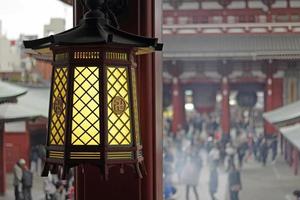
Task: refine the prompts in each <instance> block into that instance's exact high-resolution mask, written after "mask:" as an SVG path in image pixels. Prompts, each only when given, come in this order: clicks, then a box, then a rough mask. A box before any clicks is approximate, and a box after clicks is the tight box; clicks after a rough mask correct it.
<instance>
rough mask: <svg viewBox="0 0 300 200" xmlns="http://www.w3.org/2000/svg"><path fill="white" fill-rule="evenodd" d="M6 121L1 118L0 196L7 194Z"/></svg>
mask: <svg viewBox="0 0 300 200" xmlns="http://www.w3.org/2000/svg"><path fill="white" fill-rule="evenodd" d="M4 149H5V148H4V122H2V121H1V120H0V196H3V195H4V194H5V189H6V180H5V153H4Z"/></svg>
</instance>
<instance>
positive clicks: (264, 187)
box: [0, 157, 300, 200]
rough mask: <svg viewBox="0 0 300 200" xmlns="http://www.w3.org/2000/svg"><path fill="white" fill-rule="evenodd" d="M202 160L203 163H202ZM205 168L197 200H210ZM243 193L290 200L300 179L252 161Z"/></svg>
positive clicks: (221, 192)
mask: <svg viewBox="0 0 300 200" xmlns="http://www.w3.org/2000/svg"><path fill="white" fill-rule="evenodd" d="M204 160H205V159H204ZM208 170H209V169H208V166H207V164H206V163H204V167H203V169H202V172H201V176H200V180H199V186H198V188H197V189H198V193H199V195H200V200H210V197H209V194H208V177H209V175H208V174H209V173H208ZM241 174H242V184H243V190H242V191H241V193H240V200H294V199H295V198H294V197H293V196H292V192H293V191H294V190H295V189H300V177H299V176H294V175H293V171H292V169H291V168H290V167H289V166H288V165H287V164H286V162H285V161H284V160H283V158H282V157H279V158H278V160H277V161H276V163H275V164H271V163H268V164H267V166H266V167H262V166H261V165H260V164H259V163H256V162H255V161H249V162H248V163H245V166H244V168H243V169H242V170H241ZM219 175H220V177H219V189H218V193H217V195H216V196H217V198H218V200H228V197H227V196H228V195H227V174H226V173H225V172H223V170H220V171H219ZM7 179H8V182H7V184H8V191H7V194H6V196H5V197H0V200H14V195H13V188H12V186H11V185H12V184H11V181H12V176H11V175H8V176H7ZM177 186H178V194H177V195H176V200H186V198H185V187H184V186H183V185H177ZM32 192H33V200H42V199H43V196H44V195H43V179H42V178H41V177H39V176H35V178H34V188H33V191H32ZM190 200H195V197H194V194H193V192H192V191H191V192H190Z"/></svg>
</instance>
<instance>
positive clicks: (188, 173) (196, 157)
mask: <svg viewBox="0 0 300 200" xmlns="http://www.w3.org/2000/svg"><path fill="white" fill-rule="evenodd" d="M187 153H188V154H187V161H186V162H185V165H184V167H183V170H182V174H181V182H182V183H183V184H185V185H186V200H189V193H190V189H191V188H192V189H193V191H194V194H195V198H196V200H199V195H198V192H197V185H198V181H199V178H200V171H201V168H202V159H201V156H200V154H199V152H198V150H197V148H196V145H194V144H192V145H191V147H190V149H189V150H188V152H187Z"/></svg>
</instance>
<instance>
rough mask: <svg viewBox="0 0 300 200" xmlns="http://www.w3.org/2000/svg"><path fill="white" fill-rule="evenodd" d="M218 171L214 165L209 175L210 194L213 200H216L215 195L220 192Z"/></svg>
mask: <svg viewBox="0 0 300 200" xmlns="http://www.w3.org/2000/svg"><path fill="white" fill-rule="evenodd" d="M218 182H219V181H218V170H217V167H216V166H215V165H214V166H213V167H212V169H211V170H210V174H209V193H210V196H211V199H212V200H216V197H215V194H216V193H217V190H218Z"/></svg>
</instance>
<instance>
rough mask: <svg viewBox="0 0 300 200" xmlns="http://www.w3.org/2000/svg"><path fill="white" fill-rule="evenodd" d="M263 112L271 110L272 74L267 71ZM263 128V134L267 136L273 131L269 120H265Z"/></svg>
mask: <svg viewBox="0 0 300 200" xmlns="http://www.w3.org/2000/svg"><path fill="white" fill-rule="evenodd" d="M265 88H266V89H265V108H264V109H265V112H267V111H270V110H273V100H274V98H273V94H274V92H273V77H272V74H270V73H268V74H267V79H266V87H265ZM264 128H265V134H266V135H267V136H268V135H270V134H272V133H273V132H274V131H275V128H274V126H273V125H272V124H270V123H269V122H267V121H265V124H264Z"/></svg>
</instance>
